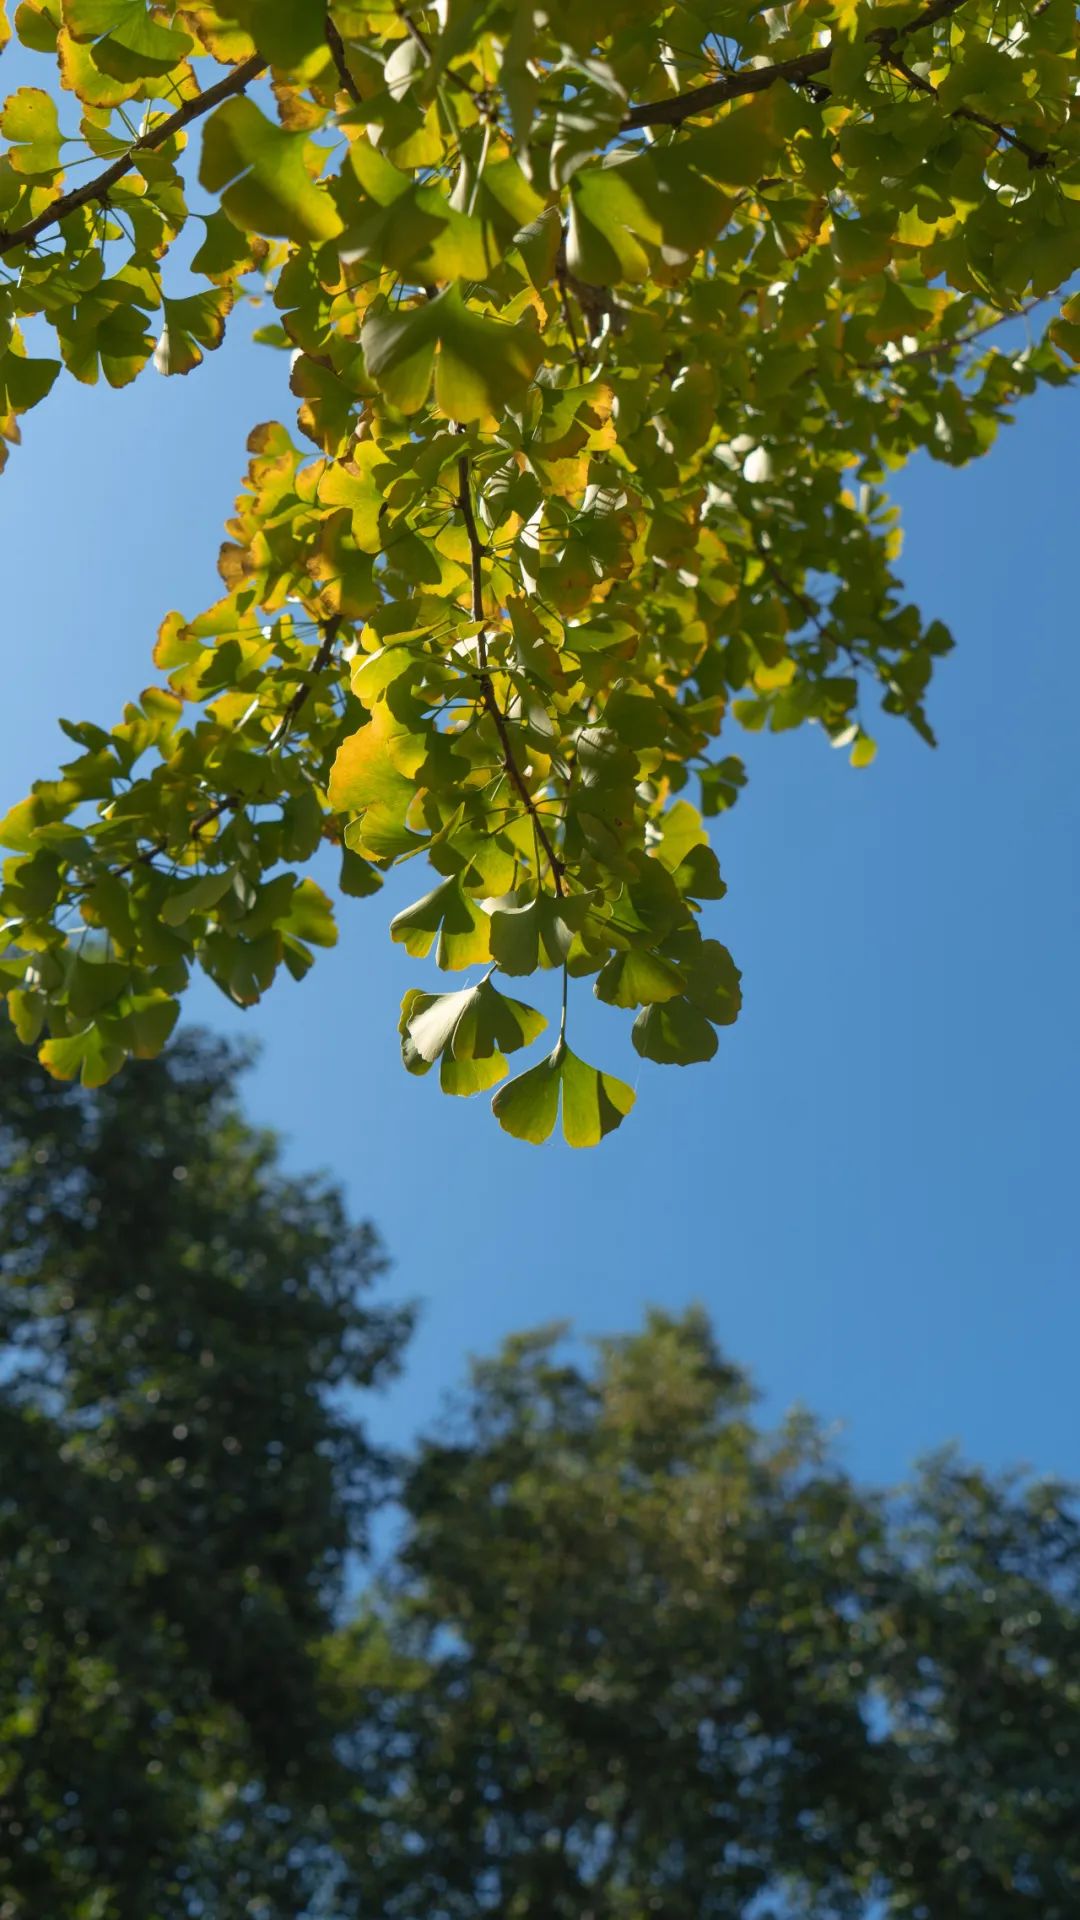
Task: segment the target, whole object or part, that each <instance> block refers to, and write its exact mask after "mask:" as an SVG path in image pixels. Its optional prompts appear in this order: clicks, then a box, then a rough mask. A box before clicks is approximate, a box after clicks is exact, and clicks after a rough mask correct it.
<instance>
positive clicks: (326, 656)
mask: <svg viewBox="0 0 1080 1920" xmlns="http://www.w3.org/2000/svg"><path fill="white" fill-rule="evenodd" d="M342 619H343V616H342V615H341V614H340V613H334V614H331V616H330V618H329V620H328V621H327V622H326V625H325V626H324V628H323V637H322V640H321V641H320V643H319V650H318V652H317V653H316V655H315V658H314V660H313V661H312V663H311V666H310V668H309V669H308V673H307V678H306V679H305V680H304V681H303V682H302V684H301V685H300V686H298V687H297V689H296V692H295V693H294V694H293V696H292V699H291V700H290V701H289V704H288V706H287V707H286V709H285V711H284V713H283V714H282V716H281V719H280V720H279V721H278V724H277V726H276V727H275V728H274V731H273V733H272V734H271V735H270V738H269V740H268V741H267V743H266V751H267V752H268V753H272V752H273V751H274V749H275V748H276V747H280V746H281V744H282V742H283V741H284V740H285V739H286V738H287V737H288V734H289V732H290V730H291V728H292V726H293V723H294V722H295V720H296V718H297V715H298V714H299V713H300V712H301V710H302V708H303V707H304V706H305V705H306V704H307V701H308V700H309V698H310V696H311V690H312V688H313V686H314V685H315V681H316V679H317V677H318V675H319V674H320V673H322V672H323V671H324V670H325V669H326V667H328V666H329V664H330V656H331V654H332V653H333V651H334V642H335V640H336V639H337V637H338V633H339V631H340V629H341V624H342ZM242 801H243V795H242V794H239V793H228V794H224V795H223V796H222V798H221V799H220V800H214V801H212V802H211V804H210V806H208V807H204V809H203V811H202V813H197V814H196V815H195V818H194V820H192V821H190V822H189V824H188V830H187V833H186V835H185V839H187V840H197V839H198V837H199V835H200V834H201V832H202V831H203V828H204V827H208V826H210V825H211V824H212V822H213V821H215V820H220V818H221V816H222V814H223V813H231V812H232V810H233V808H234V807H238V806H240V805H241V804H242ZM168 851H169V841H168V837H167V836H166V837H165V838H164V839H161V840H155V841H154V842H153V843H152V844H151V845H150V846H149V847H144V848H143V851H142V852H141V853H137V854H135V855H134V856H133V857H132V859H130V860H127V861H125V862H124V865H123V866H122V867H110V868H109V872H110V874H111V875H112V877H113V878H114V879H115V880H122V879H123V877H124V875H125V874H127V873H131V872H132V870H133V868H135V867H152V866H153V864H154V861H155V860H156V859H157V858H158V856H159V855H160V854H162V853H167V852H168Z"/></svg>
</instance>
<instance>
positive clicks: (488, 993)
mask: <svg viewBox="0 0 1080 1920" xmlns="http://www.w3.org/2000/svg"><path fill="white" fill-rule="evenodd" d="M546 1025H547V1022H546V1021H545V1019H544V1017H543V1015H542V1014H540V1013H537V1011H536V1009H535V1008H534V1007H527V1006H525V1005H524V1003H523V1002H522V1001H520V1000H510V999H508V998H507V997H506V995H505V994H502V993H499V992H498V990H497V989H496V988H495V987H493V986H492V985H491V983H490V981H488V980H482V981H481V982H480V984H479V986H476V987H467V988H465V989H464V990H463V991H462V992H460V993H444V994H426V993H420V992H419V991H417V990H416V989H415V988H413V989H411V990H410V991H409V992H408V993H407V994H406V995H405V998H404V1000H403V1001H402V1003H401V1019H400V1021H399V1032H400V1034H401V1049H402V1059H403V1061H404V1063H405V1066H406V1067H407V1068H408V1070H409V1072H410V1073H414V1074H423V1073H426V1072H427V1071H428V1069H429V1068H430V1067H431V1066H432V1065H434V1063H435V1062H436V1061H439V1063H440V1084H441V1086H442V1090H443V1092H444V1093H453V1094H470V1093H479V1092H482V1091H484V1090H485V1089H486V1088H488V1087H491V1086H494V1085H495V1084H496V1083H497V1082H498V1081H499V1080H501V1079H502V1078H503V1075H504V1074H505V1072H506V1060H505V1058H504V1056H505V1055H506V1054H508V1053H514V1052H516V1051H517V1050H518V1049H519V1048H520V1047H524V1046H528V1045H529V1043H530V1042H531V1041H533V1040H535V1039H536V1037H537V1035H538V1034H540V1033H542V1032H543V1030H544V1028H545V1026H546Z"/></svg>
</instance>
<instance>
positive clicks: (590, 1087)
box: [491, 1041, 634, 1147]
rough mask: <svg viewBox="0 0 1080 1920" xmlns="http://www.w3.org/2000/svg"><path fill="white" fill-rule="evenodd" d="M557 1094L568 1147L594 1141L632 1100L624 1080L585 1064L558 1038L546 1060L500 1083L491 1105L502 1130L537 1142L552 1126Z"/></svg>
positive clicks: (610, 1130) (589, 1144) (594, 1143)
mask: <svg viewBox="0 0 1080 1920" xmlns="http://www.w3.org/2000/svg"><path fill="white" fill-rule="evenodd" d="M560 1094H561V1096H562V1125H563V1135H564V1138H565V1139H566V1142H567V1144H568V1145H569V1146H571V1147H595V1146H599V1144H600V1141H601V1140H602V1139H603V1138H604V1136H605V1134H608V1133H613V1132H614V1131H615V1128H616V1127H618V1126H621V1125H622V1122H623V1120H624V1119H625V1118H626V1115H627V1114H628V1113H629V1112H630V1109H631V1107H632V1106H633V1104H634V1092H633V1088H631V1087H628V1086H627V1085H626V1083H625V1081H622V1080H616V1078H615V1077H614V1075H613V1074H610V1073H601V1072H600V1070H599V1068H597V1067H590V1066H588V1065H587V1064H586V1062H585V1061H584V1060H580V1059H579V1058H578V1056H577V1054H575V1053H571V1051H570V1049H569V1047H567V1046H566V1045H565V1044H564V1043H563V1042H562V1041H560V1043H559V1045H558V1046H557V1047H556V1048H555V1051H554V1053H552V1054H550V1055H549V1056H548V1058H547V1059H546V1060H542V1061H540V1063H539V1065H538V1066H535V1067H530V1068H529V1069H528V1071H527V1072H526V1073H522V1074H519V1075H518V1077H517V1079H515V1080H511V1081H509V1082H508V1083H507V1085H506V1086H505V1087H501V1088H500V1089H499V1091H498V1093H497V1094H496V1095H495V1098H494V1099H493V1100H492V1103H491V1110H492V1112H493V1113H494V1114H495V1116H496V1118H497V1120H498V1122H499V1125H500V1126H501V1127H502V1128H503V1130H504V1132H506V1133H510V1134H513V1136H514V1138H515V1139H516V1140H528V1141H531V1142H532V1143H533V1144H534V1145H541V1144H542V1143H543V1141H545V1140H547V1139H548V1138H549V1136H550V1135H551V1133H552V1131H553V1129H554V1126H555V1120H556V1117H557V1114H558V1111H559V1097H560Z"/></svg>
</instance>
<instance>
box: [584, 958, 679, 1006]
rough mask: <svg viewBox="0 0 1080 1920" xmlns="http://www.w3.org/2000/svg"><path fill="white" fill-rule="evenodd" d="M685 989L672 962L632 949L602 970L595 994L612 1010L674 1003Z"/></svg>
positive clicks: (594, 990) (595, 987)
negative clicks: (666, 1001)
mask: <svg viewBox="0 0 1080 1920" xmlns="http://www.w3.org/2000/svg"><path fill="white" fill-rule="evenodd" d="M683 985H684V981H683V976H682V974H681V973H680V972H679V970H678V968H677V967H673V966H672V965H671V962H670V961H669V960H662V959H661V957H660V955H659V954H658V953H647V952H645V951H644V950H643V949H642V948H640V947H631V949H630V950H629V952H628V953H614V954H612V956H611V959H610V960H609V961H608V962H607V964H606V965H605V966H604V967H602V968H601V970H600V973H599V975H598V976H597V980H596V984H595V986H594V988H593V992H594V993H595V995H596V997H597V999H598V1000H605V1001H606V1002H607V1004H608V1005H609V1006H612V1007H640V1006H651V1005H652V1004H653V1003H654V1002H656V1001H662V1000H673V999H674V998H675V996H676V994H679V993H681V992H682V990H683Z"/></svg>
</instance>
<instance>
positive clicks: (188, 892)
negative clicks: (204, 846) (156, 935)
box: [158, 867, 235, 927]
mask: <svg viewBox="0 0 1080 1920" xmlns="http://www.w3.org/2000/svg"><path fill="white" fill-rule="evenodd" d="M234 874H235V869H234V868H233V867H225V868H223V869H222V870H221V871H220V872H218V873H204V874H200V876H199V878H198V879H197V880H189V881H187V882H186V884H184V885H182V886H180V887H177V888H174V890H173V891H172V892H171V893H170V894H169V896H168V898H167V899H166V900H164V901H163V902H162V904H161V906H160V908H159V909H158V911H159V913H160V915H161V918H162V920H163V921H164V922H165V925H166V926H167V927H182V926H183V924H184V922H185V920H188V919H190V917H191V915H192V914H193V913H208V912H209V910H210V908H211V907H216V906H217V903H218V901H219V900H222V899H224V897H225V895H226V894H227V893H228V891H229V888H230V887H231V886H232V883H233V878H234Z"/></svg>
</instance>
